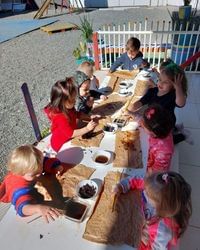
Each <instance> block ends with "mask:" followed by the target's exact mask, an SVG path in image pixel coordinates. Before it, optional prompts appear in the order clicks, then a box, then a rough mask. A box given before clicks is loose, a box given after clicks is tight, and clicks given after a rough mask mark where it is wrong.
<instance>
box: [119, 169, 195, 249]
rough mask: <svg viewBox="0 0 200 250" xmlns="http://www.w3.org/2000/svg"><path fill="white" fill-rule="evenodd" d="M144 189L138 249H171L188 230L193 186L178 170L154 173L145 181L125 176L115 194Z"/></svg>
mask: <svg viewBox="0 0 200 250" xmlns="http://www.w3.org/2000/svg"><path fill="white" fill-rule="evenodd" d="M134 189H140V190H141V191H142V212H143V214H144V218H145V224H144V226H143V228H142V237H141V242H140V246H139V248H138V249H139V250H153V249H163V250H164V249H170V247H171V246H173V245H176V244H177V241H178V239H179V238H180V237H181V236H182V235H183V233H184V232H185V230H186V228H187V226H188V221H189V218H190V216H191V214H192V205H191V187H190V185H189V184H188V183H187V182H186V181H185V180H184V178H183V177H182V176H181V175H180V174H178V173H175V172H162V173H159V172H157V173H153V174H151V175H149V176H147V177H146V178H145V179H144V180H143V179H141V178H132V177H129V178H126V179H123V180H122V181H121V182H120V183H118V184H117V185H116V186H115V188H114V192H115V193H118V194H120V193H126V192H128V191H129V190H134Z"/></svg>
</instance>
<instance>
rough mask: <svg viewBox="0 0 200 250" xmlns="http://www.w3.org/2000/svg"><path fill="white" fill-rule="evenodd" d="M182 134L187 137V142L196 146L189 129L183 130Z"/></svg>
mask: <svg viewBox="0 0 200 250" xmlns="http://www.w3.org/2000/svg"><path fill="white" fill-rule="evenodd" d="M182 134H183V135H184V136H185V142H187V143H188V144H190V145H194V141H193V138H192V135H191V132H190V131H189V130H188V129H183V131H182Z"/></svg>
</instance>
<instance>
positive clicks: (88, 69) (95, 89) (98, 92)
mask: <svg viewBox="0 0 200 250" xmlns="http://www.w3.org/2000/svg"><path fill="white" fill-rule="evenodd" d="M78 71H81V72H83V73H85V74H86V75H87V76H88V77H89V78H90V96H92V97H94V98H96V99H101V100H103V101H104V100H106V99H107V96H105V95H104V93H103V89H99V80H98V79H97V78H96V76H95V75H94V63H92V62H89V61H85V62H83V63H81V64H80V66H79V67H78Z"/></svg>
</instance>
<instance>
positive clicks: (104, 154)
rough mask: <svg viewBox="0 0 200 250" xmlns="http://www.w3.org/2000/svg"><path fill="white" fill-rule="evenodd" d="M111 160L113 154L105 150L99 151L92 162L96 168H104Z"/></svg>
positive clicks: (95, 153)
mask: <svg viewBox="0 0 200 250" xmlns="http://www.w3.org/2000/svg"><path fill="white" fill-rule="evenodd" d="M110 159H111V153H110V152H109V151H105V150H101V149H100V150H97V151H96V152H94V154H93V156H92V160H93V161H94V163H95V165H96V166H104V165H107V164H108V162H109V161H110Z"/></svg>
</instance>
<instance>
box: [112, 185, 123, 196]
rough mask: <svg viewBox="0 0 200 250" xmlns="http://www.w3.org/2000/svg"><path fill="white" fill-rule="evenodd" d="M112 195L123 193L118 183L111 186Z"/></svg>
mask: <svg viewBox="0 0 200 250" xmlns="http://www.w3.org/2000/svg"><path fill="white" fill-rule="evenodd" d="M112 193H113V194H121V193H123V188H122V185H121V184H120V183H117V184H116V185H115V186H113V188H112Z"/></svg>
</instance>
